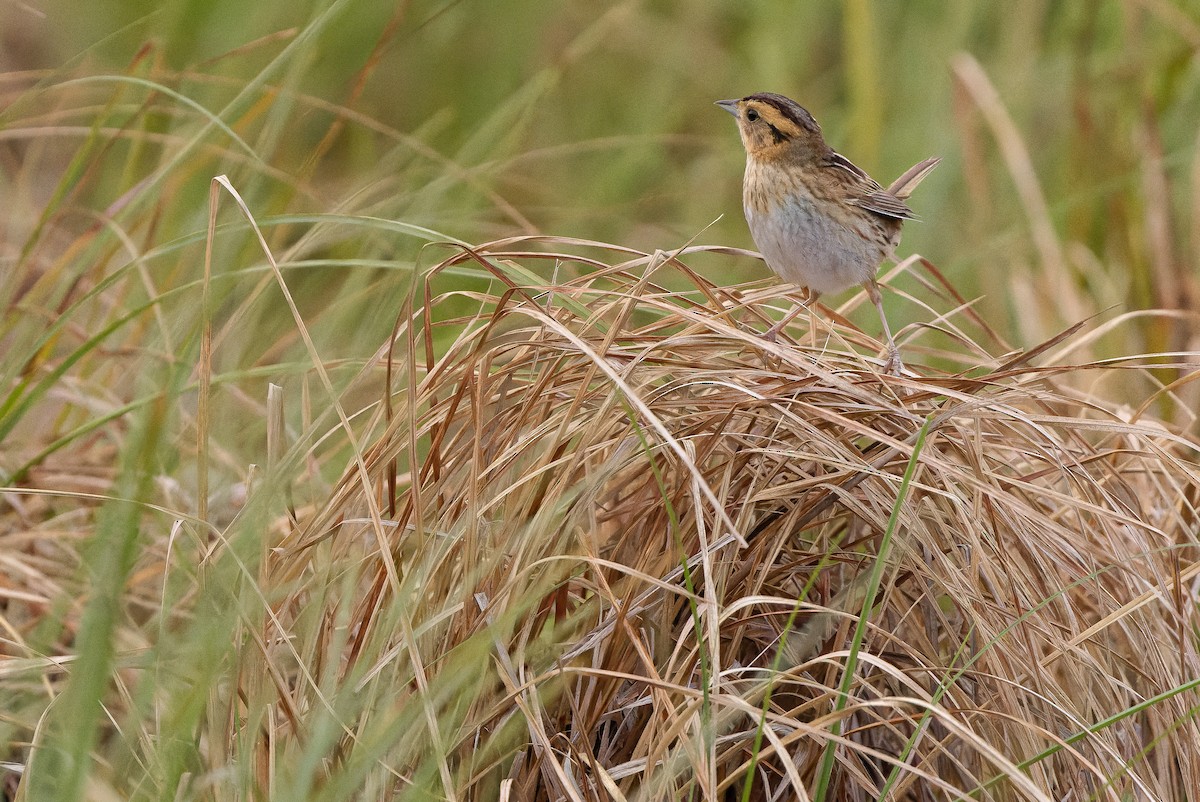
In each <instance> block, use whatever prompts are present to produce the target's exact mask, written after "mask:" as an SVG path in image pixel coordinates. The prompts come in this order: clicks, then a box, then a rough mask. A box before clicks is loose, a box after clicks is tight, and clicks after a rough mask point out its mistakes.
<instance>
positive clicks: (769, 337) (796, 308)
mask: <svg viewBox="0 0 1200 802" xmlns="http://www.w3.org/2000/svg"><path fill="white" fill-rule="evenodd" d="M819 295H820V293H819V292H816V291H815V290H811V289H810V290H809V291H808V297H807V298H806V299H805V300H804V302H803V303H800V302H799V301H797V302H796V303H795V305H793V306H792V308H791V309H790V310H788V313H787V314H786V315H784V316H783V319H782V320H780V321H779V322H778V323H776V324H775V325H774V326H772V327H771V328H769V329H767V331H766V333H765V334H763V339H764V340H766V341H767V342H769V343H773V342H775V339H776V338H777V337H778V336H779V332H781V331H783V330H784V329H785V328H787V326H788V324H789V323H791V322H792V321H793V320H795V319H796V318H797V317H798V316H799V315H800V313H801V312H803V311H804V310H805V309H808V308H809V307H810V306H811V305H812V302H813V301H815V300H817V296H819Z"/></svg>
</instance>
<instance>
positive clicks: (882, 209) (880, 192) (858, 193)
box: [829, 153, 917, 220]
mask: <svg viewBox="0 0 1200 802" xmlns="http://www.w3.org/2000/svg"><path fill="white" fill-rule="evenodd" d="M829 164H830V166H831V167H834V168H836V169H840V170H843V171H845V172H847V173H849V174H850V176H851V177H852V179H853V180H852V181H851V185H852V187H853V189H852V191H851V192H850V197H848V198H847V199H846V201H847V202H848V203H853V204H854V205H855V206H858V207H861V208H863V209H866V210H867V211H869V212H875V214H881V215H883V216H884V217H896V218H900V219H904V220H915V219H917V216H916V215H915V214H913V210H912V209H910V208H908V206H907V205H906V204H905V203H904V201H902V200H901V199H900V198H898V197H896V196H895V195H893V194H891V193H890V192H888V190H886V189H884V188H883V187H881V186H880V185H879V184H878V183H877V182H876V181H875V179H873V178H871V176H869V175H867V174H866V173H865V172H863V171H862V169H861V168H859V166H858V165H856V164H855V163H854V162H852V161H850V160H849V159H847V158H846V157H845V156H843V155H842V154H840V153H833V154H830V157H829Z"/></svg>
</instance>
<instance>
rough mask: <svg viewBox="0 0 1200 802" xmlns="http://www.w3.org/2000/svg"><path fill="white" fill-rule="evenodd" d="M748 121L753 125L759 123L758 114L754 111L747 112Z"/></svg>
mask: <svg viewBox="0 0 1200 802" xmlns="http://www.w3.org/2000/svg"><path fill="white" fill-rule="evenodd" d="M746 119H747V120H748V121H750V122H752V123H753V122H758V112H757V111H755V110H754V109H749V110H747V111H746Z"/></svg>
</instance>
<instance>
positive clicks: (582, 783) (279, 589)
mask: <svg viewBox="0 0 1200 802" xmlns="http://www.w3.org/2000/svg"><path fill="white" fill-rule="evenodd" d="M699 250H718V251H721V252H724V253H728V251H724V250H723V249H699V248H695V249H690V250H689V251H688V253H687V254H685V255H683V256H682V257H680V255H678V254H675V255H671V254H661V253H660V254H654V255H645V254H637V253H631V252H626V251H623V250H621V249H618V248H615V247H611V246H599V245H595V244H589V243H581V242H575V241H564V240H531V239H520V240H511V241H505V242H498V243H493V244H490V245H488V246H484V247H481V248H480V249H478V250H477V251H473V252H472V251H467V250H462V251H459V252H458V253H456V255H455V256H453V257H451V258H450V259H448V260H447V261H445V262H443V263H442V264H441V265H440V266H439V267H438V268H437V269H435V270H434V271H432V272H431V273H430V275H429V277H428V280H427V282H426V285H425V286H426V287H427V288H428V287H429V286H430V283H431V282H433V281H434V280H435V277H436V274H437V273H438V271H439V270H443V269H446V268H449V267H451V266H454V265H456V264H461V263H465V262H472V263H475V264H476V265H478V266H480V267H482V268H485V269H486V270H488V271H490V272H491V273H492V274H493V275H494V276H495V279H496V286H497V288H498V290H497V291H496V292H480V293H471V300H472V301H473V302H475V303H477V304H478V305H479V307H480V310H481V311H480V312H479V314H478V315H476V316H473V317H470V318H467V319H461V318H457V317H454V316H448V317H446V318H445V319H440V317H441V314H440V311H441V308H442V306H443V305H444V304H446V303H447V302H449V301H450V299H451V297H450V296H448V295H443V296H435V295H433V294H432V293H428V292H427V294H426V297H425V298H416V299H415V302H414V303H413V305H412V308H411V310H410V311H411V314H409V313H405V314H403V315H402V316H401V321H400V324H399V325H398V329H397V337H396V340H395V344H396V345H395V347H396V353H395V354H393V355H392V363H393V364H394V365H396V366H397V369H396V371H395V375H394V378H393V382H392V396H391V407H392V410H391V412H390V422H386V429H385V430H384V431H383V432H382V433H381V434H380V435H378V436H377V437H375V438H374V442H373V444H372V445H371V446H370V447H369V448H368V449H366V450H365V452H364V453H363V459H362V462H361V463H360V464H357V465H354V466H352V467H351V468H350V469H349V471H348V472H347V474H346V476H345V477H344V479H343V481H342V482H341V484H340V485H339V486H338V487H337V488H336V490H335V492H334V493H333V494H332V497H331V498H330V499H329V500H328V503H325V504H321V505H319V506H318V507H317V508H316V509H311V510H301V511H300V517H301V525H300V527H299V528H298V529H296V530H294V531H293V532H292V533H291V534H289V535H288V536H286V537H285V538H284V539H283V541H282V542H281V543H279V544H277V546H276V547H275V549H274V552H273V555H272V557H271V559H270V560H269V561H268V562H267V563H266V567H265V568H264V569H263V574H262V587H263V590H264V592H266V593H268V595H271V594H277V595H276V596H274V598H276V602H275V603H274V604H272V608H271V609H272V611H273V612H272V615H271V618H270V620H269V621H267V622H265V623H264V624H263V629H262V634H261V637H260V638H256V639H257V640H259V641H260V643H261V644H270V645H269V646H267V647H266V651H265V655H264V654H258V655H257V657H256V658H255V659H257V660H260V661H262V660H265V662H266V663H267V664H268V665H270V666H271V667H272V671H271V672H270V675H271V676H272V677H273V678H274V680H275V683H276V687H275V688H274V689H271V690H267V689H265V688H263V687H258V688H257V689H255V688H245V689H244V692H243V693H244V696H245V697H246V698H247V699H250V700H254V699H258V700H259V703H260V704H261V706H262V707H261V710H264V711H274V715H275V718H273V719H272V721H274V722H276V726H277V729H275V730H272V731H271V732H267V733H263V734H262V735H261V736H260V738H261V739H262V741H261V743H260V748H261V750H262V751H261V754H260V760H259V771H260V772H261V774H260V776H261V778H262V781H263V782H264V783H265V784H266V787H268V788H269V787H272V785H271V784H272V782H273V779H272V778H273V777H275V775H274V774H273V773H272V772H273V771H277V769H276V768H273V767H274V766H276V765H281V764H282V765H287V764H288V762H289V761H291V760H293V759H298V757H299V755H300V754H302V749H303V747H302V744H304V743H305V741H306V737H307V736H305V735H303V734H304V733H307V732H310V731H311V727H312V722H311V721H310V719H314V718H315V719H318V720H323V719H324V717H325V716H328V717H329V722H336V727H335V729H336V734H332V735H330V736H329V742H328V748H329V751H328V753H327V757H328V759H329V762H327V763H326V764H324V766H323V767H322V768H321V769H320V770H316V769H314V775H322V776H325V775H326V773H328V777H330V778H335V779H336V778H339V777H340V778H342V781H343V782H345V781H346V780H345V778H346V777H347V776H350V777H353V778H355V781H357V782H365V783H366V786H365V787H366V789H367V790H366V791H365V793H366V798H375V797H372V796H371V794H373V793H378V794H379V795H380V796H379V798H385V797H387V798H390V796H391V794H393V793H398V794H400V796H402V797H405V796H406V793H407V792H410V791H418V790H419V791H421V792H425V791H428V792H430V793H432V794H434V795H435V796H445V797H446V798H450V799H493V798H497V795H499V797H500V798H506V799H523V800H524V799H529V800H532V799H621V798H626V799H655V800H658V799H745V798H749V799H788V798H794V797H797V796H798V797H800V798H808V797H814V796H815V797H819V798H825V799H847V800H853V799H862V800H869V799H876V798H880V797H885V796H886V797H887V798H894V799H945V798H958V797H960V796H965V797H975V798H989V799H1003V798H1031V799H1056V800H1057V799H1084V798H1099V799H1129V798H1147V799H1149V798H1154V799H1187V798H1191V797H1190V794H1191V792H1192V790H1193V789H1195V788H1197V787H1200V754H1198V753H1197V750H1196V748H1195V744H1196V742H1197V739H1198V738H1200V731H1198V728H1197V724H1196V721H1195V720H1194V715H1193V714H1194V710H1195V709H1196V705H1197V702H1198V694H1197V692H1196V685H1197V681H1196V677H1197V676H1200V659H1198V656H1197V653H1196V641H1195V630H1196V626H1197V624H1198V623H1200V622H1198V621H1197V614H1196V610H1195V600H1194V587H1195V583H1196V581H1197V572H1198V570H1200V569H1198V568H1197V566H1198V565H1200V563H1197V562H1196V546H1197V539H1196V530H1197V522H1198V517H1197V506H1198V505H1200V465H1198V462H1197V451H1196V441H1195V440H1194V439H1192V438H1190V437H1188V436H1186V435H1185V434H1183V433H1181V432H1180V431H1178V430H1176V429H1173V428H1172V427H1169V426H1165V425H1163V424H1161V423H1158V422H1155V421H1153V420H1148V419H1146V418H1145V416H1144V414H1142V413H1141V412H1139V411H1135V410H1134V409H1133V408H1132V407H1127V406H1116V405H1112V404H1107V403H1105V402H1104V401H1103V400H1101V399H1100V398H1098V397H1096V396H1095V395H1094V394H1089V393H1088V392H1086V391H1084V390H1081V389H1080V388H1081V387H1087V386H1092V385H1093V384H1094V382H1095V378H1093V374H1097V373H1104V374H1116V377H1115V380H1116V381H1119V382H1127V378H1123V377H1132V376H1135V375H1136V376H1140V375H1142V374H1144V372H1145V371H1144V368H1143V367H1142V366H1141V363H1142V361H1143V360H1139V359H1129V360H1124V361H1122V362H1120V363H1116V364H1111V365H1107V366H1099V365H1081V366H1071V365H1069V364H1067V362H1066V360H1065V359H1064V358H1062V357H1061V355H1062V354H1069V353H1070V352H1071V350H1072V348H1073V347H1075V346H1076V345H1077V344H1078V342H1079V341H1080V340H1081V339H1083V338H1084V336H1085V335H1082V334H1079V333H1078V332H1068V333H1066V334H1064V335H1063V336H1062V337H1061V338H1060V341H1057V342H1052V343H1048V344H1046V345H1045V346H1044V347H1042V348H1039V349H1034V350H1033V351H1031V352H1028V353H1024V354H1017V355H1013V354H1008V355H1006V356H1004V357H1003V358H991V357H987V356H983V357H981V358H980V357H975V356H972V357H971V360H972V361H977V362H978V363H982V365H983V367H981V368H976V369H974V370H973V371H971V373H970V374H969V375H968V374H966V373H964V372H963V371H962V368H965V367H966V366H965V365H959V366H953V365H949V363H948V362H947V357H948V356H949V354H950V353H951V352H952V351H956V352H957V353H958V354H960V358H961V359H963V360H964V361H966V360H967V357H964V356H961V355H962V354H968V353H973V354H985V353H986V351H987V350H988V348H985V346H984V345H979V344H977V343H976V341H975V340H974V339H972V338H970V337H969V336H968V334H967V333H966V332H967V331H977V330H978V329H977V327H976V326H975V325H974V324H973V323H972V322H971V321H970V319H969V316H968V315H967V313H966V312H965V311H964V309H963V308H962V307H961V306H960V305H959V304H958V302H957V300H956V299H954V298H953V297H944V298H942V299H939V300H938V301H936V302H935V303H940V304H943V305H945V306H947V307H948V308H950V309H951V310H952V311H951V313H950V314H948V315H946V316H945V317H942V318H939V319H938V321H937V323H936V325H933V326H930V327H928V328H926V329H924V330H913V331H910V332H907V334H908V335H909V336H908V337H906V339H907V340H908V342H907V343H905V344H904V345H903V346H902V347H903V348H904V353H905V356H906V358H907V359H908V360H909V362H910V364H911V365H913V366H914V367H913V368H912V369H910V370H911V372H910V373H909V375H907V376H906V377H905V378H903V379H892V378H889V377H885V376H881V375H880V374H879V372H878V371H879V360H878V359H876V358H875V356H874V355H875V354H876V353H877V352H878V351H879V344H878V343H877V342H875V341H874V340H873V339H871V338H869V337H867V336H866V335H864V334H863V333H862V332H861V331H859V330H857V329H856V328H854V327H853V326H852V325H850V324H849V323H848V322H847V321H846V320H845V318H843V317H842V316H841V315H839V314H836V313H831V314H828V315H826V314H821V315H817V316H810V317H809V318H808V321H809V325H811V326H814V327H815V328H814V329H813V331H811V332H807V333H805V332H801V333H800V334H799V335H798V339H799V344H793V343H792V342H782V343H780V344H778V345H770V344H767V343H765V342H763V341H762V340H761V339H760V338H759V337H758V336H757V335H756V334H755V330H761V329H762V327H763V326H764V322H765V321H766V320H767V317H768V312H767V310H768V308H771V309H772V310H773V311H771V312H770V313H769V314H770V315H772V316H774V315H777V314H778V310H779V309H781V308H783V306H784V305H785V304H786V301H785V299H784V298H783V297H782V296H781V294H780V292H779V290H778V289H777V288H774V287H768V288H767V289H763V288H761V287H758V286H747V287H737V288H724V289H720V288H716V287H714V286H713V285H711V284H710V283H709V282H707V281H705V280H703V279H701V278H700V277H699V276H697V274H696V273H695V272H693V271H692V270H691V269H689V268H688V267H686V266H685V264H684V261H687V260H690V259H692V258H702V257H692V256H690V254H691V253H693V252H695V251H699ZM581 267H582V268H586V269H584V270H581V269H580V268H581ZM545 276H552V277H553V278H551V279H550V280H546V279H545V278H541V277H545ZM680 281H684V282H687V283H690V284H691V289H690V291H686V292H684V291H681V290H679V289H678V285H679V282H680ZM667 284H669V285H672V286H675V287H676V289H672V290H668V289H665V288H664V285H667ZM858 302H861V299H855V300H854V301H852V302H851V305H853V304H854V303H858ZM804 320H805V318H804V317H803V316H802V317H801V321H804ZM830 320H832V321H834V322H829V321H830ZM443 331H448V332H451V333H454V332H457V333H456V334H452V335H451V336H449V337H445V336H443ZM947 342H949V343H951V344H953V348H952V349H951V348H946V347H938V343H947ZM813 343H815V345H814V344H813ZM989 347H992V348H994V347H995V344H994V343H993V344H992V345H991V346H989ZM863 348H865V350H866V352H867V354H868V355H867V356H863V355H861V354H860V353H859V350H858V349H863ZM925 362H930V363H934V364H937V365H940V366H941V367H933V366H930V365H926V364H924V363H925ZM1160 363H1161V360H1160ZM947 366H949V367H947ZM1156 367H1159V368H1161V364H1158V365H1156ZM376 414H377V415H378V416H380V418H381V424H382V423H383V422H384V421H383V420H382V416H383V415H384V413H383V412H382V411H377V413H376ZM906 469H908V470H909V471H910V473H911V481H910V482H906V481H903V480H902V476H903V475H904V474H905V472H906ZM397 472H398V474H397ZM389 475H390V477H391V479H392V482H394V492H386V491H384V492H380V491H381V489H383V488H384V481H385V478H386V477H389ZM372 510H374V511H376V512H374V513H373V512H372ZM862 612H866V613H867V615H866V616H865V617H862V616H861V615H860V613H862ZM781 638H782V639H785V640H786V639H788V638H790V644H789V645H785V648H784V649H782V650H781V649H780V648H779V646H780V641H781ZM247 648H249V650H250V651H251V652H255V653H256V652H257V649H256V648H255V647H254V646H253V645H250V644H248V647H247ZM318 667H319V670H317V669H318ZM848 667H849V668H848ZM249 681H250V680H246V682H249ZM257 682H258V683H259V684H260V686H261V684H262V680H261V679H260V680H257ZM350 689H353V691H354V693H353V694H350V693H349V692H350ZM839 690H841V691H844V694H842V695H839ZM264 694H265V695H264ZM348 696H352V698H353V701H352V702H351V701H350V698H348ZM347 705H349V707H348V708H347ZM251 706H252V707H253V705H251ZM335 710H336V711H337V712H336V714H335V713H334V711H335ZM289 719H290V722H289V723H288V724H284V723H283V722H285V721H288V720H289ZM398 722H399V723H398ZM327 723H328V722H327ZM226 737H227V738H229V739H231V740H232V739H234V738H235V737H237V731H236V730H231V731H229V732H228V733H227V736H226ZM268 755H269V756H270V757H269V759H268V757H267V756H268ZM263 761H267V762H266V763H264V762H263ZM375 761H378V763H376V762H375ZM327 781H335V780H330V779H328V778H327ZM884 789H886V791H885V790H884ZM419 795H420V794H417V796H419ZM268 796H269V797H270V798H282V797H279V796H278V794H277V793H275V794H268ZM406 798H407V797H406Z"/></svg>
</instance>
